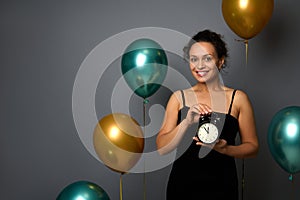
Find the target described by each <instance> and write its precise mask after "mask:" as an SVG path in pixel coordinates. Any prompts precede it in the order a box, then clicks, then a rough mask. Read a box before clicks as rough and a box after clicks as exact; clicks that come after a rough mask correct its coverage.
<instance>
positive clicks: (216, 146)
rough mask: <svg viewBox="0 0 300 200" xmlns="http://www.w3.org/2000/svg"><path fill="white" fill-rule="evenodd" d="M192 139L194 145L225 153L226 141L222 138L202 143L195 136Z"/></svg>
mask: <svg viewBox="0 0 300 200" xmlns="http://www.w3.org/2000/svg"><path fill="white" fill-rule="evenodd" d="M193 140H195V141H196V145H200V146H205V147H209V148H211V149H214V150H215V151H217V152H219V153H222V154H225V153H226V147H227V141H226V140H224V139H219V140H218V141H217V142H216V143H213V144H204V143H202V142H200V141H199V139H198V138H197V137H193Z"/></svg>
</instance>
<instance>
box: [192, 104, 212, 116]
mask: <svg viewBox="0 0 300 200" xmlns="http://www.w3.org/2000/svg"><path fill="white" fill-rule="evenodd" d="M192 110H193V111H195V112H197V113H199V114H200V115H207V114H210V113H211V112H212V109H211V108H210V107H209V106H208V105H206V104H196V105H194V106H192Z"/></svg>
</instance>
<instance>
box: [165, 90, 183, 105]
mask: <svg viewBox="0 0 300 200" xmlns="http://www.w3.org/2000/svg"><path fill="white" fill-rule="evenodd" d="M168 105H169V106H171V107H173V108H174V107H177V108H180V107H181V105H182V100H181V91H180V90H177V91H175V92H173V94H172V95H171V96H170V98H169V102H168Z"/></svg>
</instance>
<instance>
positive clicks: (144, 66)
mask: <svg viewBox="0 0 300 200" xmlns="http://www.w3.org/2000/svg"><path fill="white" fill-rule="evenodd" d="M167 65H168V60H167V56H166V53H165V52H164V50H163V49H162V47H161V46H160V45H159V44H158V43H157V42H155V41H153V40H150V39H147V38H143V39H138V40H135V41H134V42H132V43H131V44H130V45H129V46H128V47H127V48H126V49H125V52H124V54H123V56H122V61H121V68H122V74H123V76H124V79H125V80H126V82H127V84H128V86H129V87H130V88H131V89H132V90H133V91H134V93H136V94H137V95H139V96H140V97H143V98H147V97H149V96H151V95H153V94H154V93H155V92H156V91H157V90H158V89H159V88H160V86H161V84H162V82H163V81H164V79H165V77H166V74H167Z"/></svg>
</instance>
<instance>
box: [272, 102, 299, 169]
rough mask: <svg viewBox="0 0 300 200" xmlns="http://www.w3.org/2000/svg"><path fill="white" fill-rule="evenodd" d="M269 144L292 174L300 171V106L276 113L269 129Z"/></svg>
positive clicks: (275, 157) (275, 155) (273, 152)
mask: <svg viewBox="0 0 300 200" xmlns="http://www.w3.org/2000/svg"><path fill="white" fill-rule="evenodd" d="M268 145H269V149H270V151H271V154H272V156H273V158H274V159H275V161H276V162H277V163H278V164H279V166H280V167H281V168H282V169H284V170H285V171H286V172H288V173H290V174H295V173H297V172H300V107H298V106H290V107H286V108H284V109H282V110H280V111H279V112H277V113H276V114H275V116H274V117H273V119H272V121H271V123H270V125H269V130H268Z"/></svg>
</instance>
